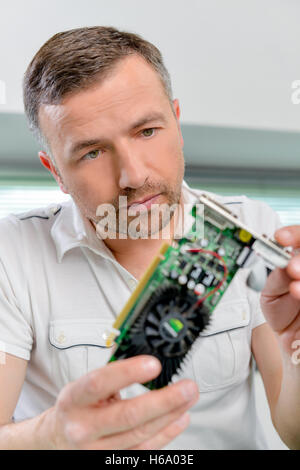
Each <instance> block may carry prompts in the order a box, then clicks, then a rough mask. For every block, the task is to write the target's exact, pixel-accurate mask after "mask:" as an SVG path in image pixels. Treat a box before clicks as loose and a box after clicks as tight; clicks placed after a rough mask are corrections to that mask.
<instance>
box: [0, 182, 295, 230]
mask: <svg viewBox="0 0 300 470" xmlns="http://www.w3.org/2000/svg"><path fill="white" fill-rule="evenodd" d="M187 182H188V183H189V181H188V180H187ZM189 184H190V183H189ZM191 186H192V187H194V188H198V189H204V190H207V191H211V192H213V193H217V194H223V195H239V194H245V195H246V196H248V197H251V198H253V199H258V200H261V201H265V202H266V203H267V204H269V205H270V206H271V207H272V208H273V209H274V210H275V211H277V212H278V214H279V217H280V219H281V221H282V223H283V224H284V225H290V224H300V191H299V190H298V189H297V188H294V189H293V188H288V187H287V188H276V187H271V186H270V187H267V188H266V187H262V188H260V187H259V186H256V185H245V184H243V185H239V184H230V185H228V184H213V183H203V184H201V186H200V185H199V184H195V183H194V184H191ZM69 199H70V196H69V195H66V194H64V193H63V192H62V191H61V190H60V189H59V188H58V187H57V185H55V184H54V185H53V184H49V183H47V184H37V183H33V182H27V183H26V184H25V183H23V184H22V183H20V182H18V183H13V182H10V183H9V184H7V183H5V182H2V183H0V218H2V217H5V216H6V215H8V214H10V213H16V214H17V213H22V212H25V211H27V210H30V209H34V208H38V207H43V206H46V205H48V204H50V203H55V204H56V203H59V202H61V201H66V200H69Z"/></svg>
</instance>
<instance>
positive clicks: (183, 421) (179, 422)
mask: <svg viewBox="0 0 300 470" xmlns="http://www.w3.org/2000/svg"><path fill="white" fill-rule="evenodd" d="M189 421H190V415H189V413H184V414H183V415H181V416H180V418H178V419H176V421H174V424H176V426H179V427H181V428H184V427H185V426H186V425H187V424H188V423H189Z"/></svg>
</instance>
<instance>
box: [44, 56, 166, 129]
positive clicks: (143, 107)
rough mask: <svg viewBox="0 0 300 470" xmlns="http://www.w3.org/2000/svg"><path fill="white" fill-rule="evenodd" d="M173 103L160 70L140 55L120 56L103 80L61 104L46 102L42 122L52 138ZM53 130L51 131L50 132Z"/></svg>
mask: <svg viewBox="0 0 300 470" xmlns="http://www.w3.org/2000/svg"><path fill="white" fill-rule="evenodd" d="M169 107H170V104H169V100H168V97H167V95H166V92H165V89H164V87H163V85H162V82H161V80H160V77H159V75H158V73H157V72H156V71H155V70H154V69H153V68H152V67H151V65H150V64H148V63H147V62H146V61H145V60H144V59H143V58H142V57H139V56H137V55H134V56H129V57H126V58H124V59H122V60H120V61H119V62H118V63H117V64H116V65H115V66H114V68H113V70H112V72H111V73H110V75H108V76H107V77H106V78H105V79H104V80H103V81H102V82H101V81H100V82H96V83H95V84H93V85H91V86H90V87H89V88H87V89H86V90H82V91H80V92H78V93H75V94H71V95H69V96H67V97H65V98H64V99H63V100H62V102H61V103H60V104H58V105H43V106H42V107H41V109H40V114H39V115H40V121H41V126H43V127H45V128H46V129H44V131H46V134H48V136H49V137H50V138H51V133H53V132H54V133H55V134H56V136H57V135H58V134H59V135H61V136H62V135H63V134H64V133H70V132H73V131H76V132H78V131H79V130H81V131H82V132H83V133H84V132H85V129H86V128H87V127H96V126H99V125H102V126H105V125H106V124H109V123H114V124H115V125H117V124H121V123H122V122H123V121H124V123H125V122H126V121H127V120H128V118H129V116H132V118H134V117H138V118H139V117H140V115H141V113H143V112H148V111H150V110H151V111H153V109H155V110H157V111H158V110H160V111H163V110H165V111H166V112H167V111H168V110H169ZM49 134H50V135H49Z"/></svg>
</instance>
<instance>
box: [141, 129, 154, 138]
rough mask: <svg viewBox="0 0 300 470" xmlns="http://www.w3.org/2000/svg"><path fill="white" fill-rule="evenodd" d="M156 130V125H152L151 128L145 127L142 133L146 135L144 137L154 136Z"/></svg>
mask: <svg viewBox="0 0 300 470" xmlns="http://www.w3.org/2000/svg"><path fill="white" fill-rule="evenodd" d="M154 132H155V128H154V127H150V128H149V129H144V130H143V131H142V134H143V135H144V137H152V136H153V134H154Z"/></svg>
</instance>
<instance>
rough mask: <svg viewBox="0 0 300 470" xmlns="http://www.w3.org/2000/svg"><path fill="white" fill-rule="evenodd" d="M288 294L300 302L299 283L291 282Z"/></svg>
mask: <svg viewBox="0 0 300 470" xmlns="http://www.w3.org/2000/svg"><path fill="white" fill-rule="evenodd" d="M290 293H291V295H292V296H293V297H294V298H295V299H297V300H298V301H299V300H300V282H299V281H293V282H291V285H290Z"/></svg>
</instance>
